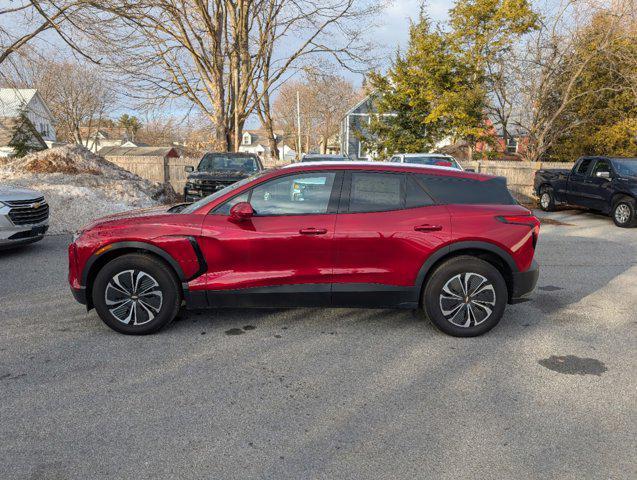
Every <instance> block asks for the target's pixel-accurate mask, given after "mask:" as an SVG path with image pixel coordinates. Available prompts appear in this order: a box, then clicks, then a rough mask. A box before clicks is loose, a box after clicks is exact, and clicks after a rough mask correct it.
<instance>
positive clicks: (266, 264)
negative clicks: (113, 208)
mask: <svg viewBox="0 0 637 480" xmlns="http://www.w3.org/2000/svg"><path fill="white" fill-rule="evenodd" d="M538 233H539V222H538V220H537V218H535V217H534V216H533V215H532V214H531V212H530V211H529V210H528V209H526V208H524V207H522V206H520V205H518V204H517V203H516V202H515V200H514V199H513V198H512V197H511V194H510V193H509V191H508V190H507V188H506V182H505V180H504V179H502V178H498V177H492V176H487V175H480V174H475V173H469V172H463V171H459V170H456V169H450V168H441V167H426V166H420V165H411V164H396V163H378V162H376V163H373V162H338V163H337V162H323V163H321V162H317V163H301V164H294V165H290V166H287V167H284V168H280V169H276V170H269V171H265V172H261V173H259V174H257V175H255V176H252V177H249V178H246V179H244V180H241V181H240V182H238V183H235V184H233V185H230V186H228V187H226V188H223V189H222V190H219V191H217V192H216V193H214V194H213V195H210V196H207V197H205V198H203V199H201V200H199V201H198V202H195V203H193V204H191V205H188V206H185V207H183V206H181V207H173V208H172V209H170V210H168V211H166V209H165V208H164V209H163V210H151V211H148V210H146V211H139V212H129V213H126V214H120V215H114V216H111V217H106V218H103V219H100V220H98V221H96V222H94V223H93V224H92V225H90V226H88V227H86V228H84V229H83V230H82V231H80V232H78V233H77V234H76V237H75V238H74V241H73V243H71V245H70V246H69V282H70V284H71V289H72V291H73V294H74V296H75V298H76V299H77V300H78V301H79V302H81V303H82V304H85V305H86V306H87V308H88V309H91V308H95V309H96V310H97V313H98V315H99V316H100V317H101V318H102V320H103V321H104V322H105V323H106V324H107V325H108V326H109V327H111V328H113V329H114V330H117V331H118V332H122V333H128V334H147V333H152V332H156V331H157V330H159V329H160V328H162V327H164V326H165V325H167V324H168V323H170V322H171V321H172V320H173V319H174V318H175V316H176V315H177V314H178V311H179V309H180V308H181V306H182V304H183V303H185V305H186V307H187V308H194V309H200V308H215V307H305V306H313V307H316V306H325V307H362V308H410V309H417V308H422V309H423V310H424V312H425V314H426V316H427V317H428V318H429V319H430V320H431V321H432V322H433V323H434V324H435V325H436V326H437V327H438V328H440V329H441V330H442V331H444V332H446V333H448V334H450V335H455V336H463V337H466V336H475V335H480V334H482V333H485V332H487V331H488V330H490V329H491V328H493V327H494V326H495V325H496V324H497V323H498V322H499V321H500V318H501V317H502V315H503V313H504V308H505V305H506V304H507V303H513V302H515V301H517V300H520V299H521V298H522V297H523V296H525V295H527V294H528V293H530V292H531V291H532V290H533V289H534V288H535V284H536V282H537V278H538V274H539V269H538V266H537V264H536V262H535V261H534V260H533V255H534V253H535V246H536V243H537V239H538Z"/></svg>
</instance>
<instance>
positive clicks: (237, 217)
mask: <svg viewBox="0 0 637 480" xmlns="http://www.w3.org/2000/svg"><path fill="white" fill-rule="evenodd" d="M253 216H254V209H253V208H252V205H250V204H249V203H248V202H239V203H237V204H236V205H234V206H233V207H232V208H231V209H230V219H231V220H232V221H234V222H245V221H246V220H250V219H251V218H252V217H253Z"/></svg>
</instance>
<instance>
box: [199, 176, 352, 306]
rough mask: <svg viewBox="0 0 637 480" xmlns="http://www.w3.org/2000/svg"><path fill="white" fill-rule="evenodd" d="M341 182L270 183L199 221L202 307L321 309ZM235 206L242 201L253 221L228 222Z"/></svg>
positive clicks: (294, 179) (290, 179)
mask: <svg viewBox="0 0 637 480" xmlns="http://www.w3.org/2000/svg"><path fill="white" fill-rule="evenodd" d="M341 177H342V175H341V174H340V173H338V172H337V171H320V172H310V173H308V172H305V173H304V172H299V173H291V174H288V175H283V176H277V177H275V178H273V179H269V180H267V181H264V182H263V183H261V184H259V185H257V186H255V187H253V188H252V189H250V190H249V191H247V192H244V193H242V194H241V195H239V196H237V197H235V198H233V199H231V200H229V201H228V202H226V203H225V204H223V205H221V206H219V207H218V208H216V209H214V210H213V211H212V212H211V213H210V214H209V215H207V217H206V219H205V220H204V223H203V231H202V236H203V238H202V240H201V244H202V250H203V252H204V256H205V259H206V263H207V264H208V273H207V274H206V279H205V284H206V289H207V290H208V299H209V303H210V304H211V305H225V304H230V305H244V306H247V305H250V306H273V305H279V306H283V305H285V306H297V305H299V306H300V305H306V304H317V305H323V304H327V303H328V302H329V296H330V294H329V292H330V283H331V281H332V268H333V262H334V244H333V238H334V227H335V223H336V210H337V205H338V195H339V194H340V188H341V183H342V181H341ZM240 201H247V202H250V204H251V205H252V207H253V209H254V210H255V215H254V216H253V217H252V218H250V219H248V220H246V221H241V222H236V221H232V219H231V217H230V216H229V215H228V214H229V212H230V208H231V206H232V205H233V204H236V203H237V202H240ZM291 293H303V294H304V295H290V294H291Z"/></svg>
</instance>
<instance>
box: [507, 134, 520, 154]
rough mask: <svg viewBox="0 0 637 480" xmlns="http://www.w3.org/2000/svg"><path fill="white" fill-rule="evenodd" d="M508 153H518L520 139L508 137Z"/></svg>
mask: <svg viewBox="0 0 637 480" xmlns="http://www.w3.org/2000/svg"><path fill="white" fill-rule="evenodd" d="M506 148H507V153H518V139H517V138H515V137H507V144H506Z"/></svg>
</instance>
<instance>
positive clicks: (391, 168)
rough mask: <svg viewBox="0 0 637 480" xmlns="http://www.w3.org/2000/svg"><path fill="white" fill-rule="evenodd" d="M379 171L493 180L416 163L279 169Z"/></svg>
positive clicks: (330, 164)
mask: <svg viewBox="0 0 637 480" xmlns="http://www.w3.org/2000/svg"><path fill="white" fill-rule="evenodd" d="M330 169H336V170H352V169H354V170H377V171H378V170H381V171H388V172H395V171H410V172H414V173H433V174H438V175H440V174H444V175H449V176H454V177H460V178H474V179H478V180H487V179H490V178H494V177H493V176H492V175H484V174H481V173H473V172H467V171H464V170H458V169H457V168H453V167H443V166H439V165H420V164H416V163H394V162H364V161H357V160H348V161H340V162H302V163H291V164H290V165H286V166H284V167H281V168H280V170H283V171H288V170H330Z"/></svg>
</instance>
